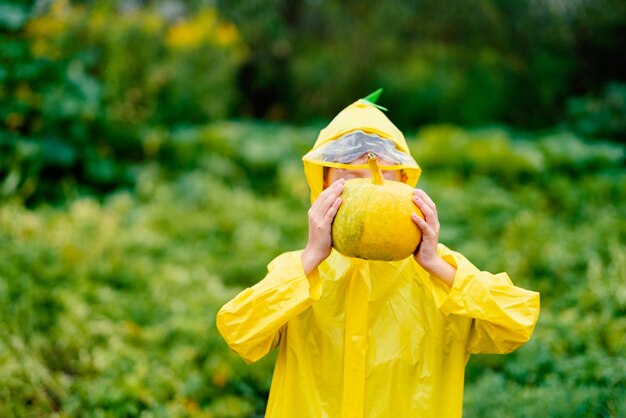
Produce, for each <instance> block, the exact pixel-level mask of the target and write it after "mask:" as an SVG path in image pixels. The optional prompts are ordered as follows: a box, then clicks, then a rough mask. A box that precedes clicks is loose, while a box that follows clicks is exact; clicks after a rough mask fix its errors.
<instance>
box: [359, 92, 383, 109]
mask: <svg viewBox="0 0 626 418" xmlns="http://www.w3.org/2000/svg"><path fill="white" fill-rule="evenodd" d="M382 92H383V89H382V88H379V89H378V90H376V91H375V92H373V93H370V94H368V95H367V96H365V97H364V98H362V99H360V100H359V101H360V102H361V103H366V104H369V105H372V106H374V107H376V108H378V109H380V110H384V111H385V112H386V111H387V110H388V109H387V108H386V107H383V106H380V105H377V104H376V101H378V98H379V97H380V95H381V94H382Z"/></svg>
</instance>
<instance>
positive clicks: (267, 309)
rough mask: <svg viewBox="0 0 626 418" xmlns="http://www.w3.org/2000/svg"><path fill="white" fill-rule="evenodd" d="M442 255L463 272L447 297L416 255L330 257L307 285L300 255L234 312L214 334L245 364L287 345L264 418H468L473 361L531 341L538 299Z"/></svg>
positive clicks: (272, 272)
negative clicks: (466, 393) (465, 408)
mask: <svg viewBox="0 0 626 418" xmlns="http://www.w3.org/2000/svg"><path fill="white" fill-rule="evenodd" d="M439 253H440V255H441V256H442V257H443V258H444V259H445V260H446V261H447V262H449V263H450V264H452V265H454V266H456V268H457V272H456V276H455V280H454V285H453V287H452V288H451V289H449V288H447V287H446V285H444V284H442V282H440V281H439V280H438V279H436V278H431V277H430V275H429V274H428V273H427V272H426V271H425V270H423V269H422V268H421V267H420V266H419V265H418V264H417V263H416V262H415V260H414V259H413V257H409V258H407V259H405V260H402V261H396V262H385V261H366V260H360V259H356V258H349V257H345V256H343V255H341V254H340V253H338V252H337V251H334V250H333V251H332V253H331V255H330V257H329V258H328V259H327V260H326V261H324V262H323V263H322V264H321V265H320V266H319V267H318V269H317V270H315V271H314V272H313V273H312V274H311V275H310V276H309V277H307V276H305V274H304V271H303V270H302V264H301V259H300V258H301V251H296V252H290V253H285V254H283V255H281V256H279V257H277V258H276V259H275V260H273V261H272V262H271V263H270V264H269V266H268V270H269V273H268V274H267V276H266V277H265V278H264V279H263V280H262V281H261V282H259V283H258V284H257V285H255V286H253V287H251V288H249V289H246V290H244V291H243V292H242V293H240V294H239V295H238V296H236V297H235V298H234V299H233V300H232V301H230V302H229V303H227V304H226V305H225V306H224V307H223V308H222V309H221V310H220V312H219V313H218V316H217V326H218V329H219V330H220V332H221V333H222V335H223V336H224V338H225V340H226V341H227V343H228V344H229V346H230V347H231V348H232V349H233V350H234V351H235V352H237V353H238V354H239V355H240V356H241V357H242V358H243V359H244V360H245V361H246V362H248V363H251V362H254V361H256V360H258V359H260V358H261V357H263V356H264V355H266V354H267V353H268V352H269V351H270V350H271V349H272V348H273V347H275V346H277V345H278V347H279V353H278V358H277V361H276V367H275V370H274V377H273V381H272V388H271V392H270V397H269V401H268V407H267V412H266V416H267V417H272V418H275V417H281V418H290V417H301V418H307V417H311V418H314V417H315V418H319V417H333V418H335V417H343V418H348V417H355V418H356V417H358V418H361V417H381V418H383V417H384V418H388V417H398V418H402V417H407V418H408V417H411V418H413V417H433V418H447V417H450V418H452V417H455V418H456V417H460V416H461V412H462V403H463V380H464V370H465V364H466V362H467V360H468V358H469V355H470V354H471V353H508V352H511V351H513V350H514V349H515V348H517V347H519V346H520V345H521V344H523V343H524V342H526V341H528V339H529V338H530V336H531V334H532V331H533V329H534V326H535V323H536V321H537V317H538V314H539V294H538V293H536V292H532V291H528V290H524V289H521V288H519V287H515V286H514V285H513V284H512V283H511V280H510V279H509V277H508V276H507V275H506V273H501V274H496V275H494V274H491V273H487V272H481V271H479V270H478V269H477V268H476V267H474V266H473V265H472V264H471V263H470V262H469V261H468V260H467V259H465V257H463V256H462V255H461V254H459V253H456V252H454V251H451V250H449V249H448V248H446V247H445V246H444V245H442V244H440V245H439Z"/></svg>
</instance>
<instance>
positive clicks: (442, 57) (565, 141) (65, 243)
mask: <svg viewBox="0 0 626 418" xmlns="http://www.w3.org/2000/svg"><path fill="white" fill-rule="evenodd" d="M624 51H626V3H625V2H623V1H618V0H596V1H591V0H569V1H566V0H546V1H538V0H517V1H512V0H511V1H507V0H471V1H470V0H455V1H449V0H446V1H441V0H438V1H436V0H419V1H409V0H399V1H393V2H380V1H373V0H361V1H336V0H332V1H330V0H326V1H324V0H308V1H301V0H293V1H288V0H266V1H263V2H261V1H253V0H250V1H231V2H227V1H219V0H216V1H202V0H195V1H179V0H164V1H147V0H144V1H141V0H133V1H121V0H119V1H97V0H93V1H83V2H72V1H69V0H66V1H50V0H38V1H31V2H24V1H22V2H9V1H3V0H0V416H2V417H260V416H262V415H263V411H264V407H265V402H266V398H267V393H268V390H269V385H270V382H271V373H272V366H273V356H274V354H272V355H270V356H268V357H267V358H266V359H263V360H262V361H261V362H259V363H257V364H254V365H251V366H247V365H245V364H244V363H243V361H242V360H241V359H239V358H238V357H237V356H236V355H235V354H234V353H232V352H230V351H229V349H228V348H227V346H226V345H225V343H224V342H223V341H222V339H221V337H220V336H219V334H218V333H217V331H216V329H215V324H214V318H215V314H216V312H217V310H218V309H219V308H220V307H221V306H222V304H223V303H224V302H225V301H227V300H228V299H230V298H231V297H232V296H234V295H235V294H236V293H238V292H239V291H240V290H241V289H243V288H244V287H246V286H249V285H251V284H253V283H255V282H256V281H258V280H259V279H260V278H261V277H263V275H264V272H265V269H266V264H267V263H268V262H269V260H271V259H272V258H273V257H274V256H276V255H278V254H279V253H281V252H283V251H288V250H293V249H298V248H302V246H303V245H304V244H305V240H306V228H307V225H306V211H307V209H308V190H307V186H306V182H305V179H304V175H303V172H302V165H301V161H300V158H301V156H302V155H303V154H304V153H305V152H306V151H307V150H308V149H309V148H310V147H311V146H312V144H313V142H314V140H315V138H316V136H317V133H318V132H319V130H320V129H321V128H322V127H323V126H324V125H325V124H326V123H328V121H329V120H330V119H331V118H332V117H333V116H334V115H335V114H336V113H337V112H338V111H340V110H341V109H342V108H343V107H345V106H346V105H348V104H349V103H351V102H352V101H354V100H356V99H357V98H359V97H363V96H365V95H366V94H368V93H370V92H371V91H373V90H375V89H376V88H378V87H383V88H384V90H385V91H384V93H383V96H382V97H381V100H380V103H381V104H382V105H383V106H386V107H388V108H389V112H388V115H389V117H390V118H391V119H392V120H393V121H394V122H395V123H396V124H397V125H398V126H399V127H400V128H401V129H402V130H403V131H404V133H405V135H406V137H407V139H408V142H409V145H410V147H411V150H412V153H413V155H414V156H415V158H416V159H417V161H418V162H419V163H420V165H421V166H422V167H423V170H424V174H423V176H422V181H421V187H422V188H424V189H425V190H426V191H427V192H428V193H429V194H430V195H431V196H432V197H433V199H434V200H435V201H436V202H437V204H438V208H439V212H440V217H441V223H442V231H441V241H442V242H444V243H446V244H447V245H448V246H450V247H452V248H454V249H457V250H459V251H461V252H463V253H464V254H465V255H466V256H468V258H470V260H472V261H473V262H474V263H475V264H476V265H478V266H479V267H481V268H482V269H485V270H490V271H493V272H497V271H507V272H508V273H509V275H510V276H511V277H512V278H513V280H514V282H515V283H516V284H518V285H520V286H522V287H525V288H530V289H534V290H538V291H540V292H541V294H542V313H541V316H540V320H539V323H538V325H537V328H536V331H535V334H534V335H533V338H532V340H531V342H530V343H528V344H527V345H525V346H524V347H522V348H521V349H519V350H518V351H517V352H515V353H513V354H511V355H508V356H495V355H494V356H475V357H472V359H471V360H470V363H469V364H468V367H467V377H466V389H465V402H464V416H466V417H494V418H495V417H498V418H500V417H537V416H549V417H623V416H626V357H625V356H624V353H625V352H626V220H625V219H626V203H624V202H626V162H625V150H626V70H625V68H626V55H625V54H624ZM390 416H391V415H390Z"/></svg>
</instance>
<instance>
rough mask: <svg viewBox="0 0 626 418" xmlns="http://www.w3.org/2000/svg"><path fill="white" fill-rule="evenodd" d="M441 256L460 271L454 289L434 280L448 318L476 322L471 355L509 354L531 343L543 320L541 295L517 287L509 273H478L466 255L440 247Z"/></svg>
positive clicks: (441, 305)
mask: <svg viewBox="0 0 626 418" xmlns="http://www.w3.org/2000/svg"><path fill="white" fill-rule="evenodd" d="M439 255H440V256H441V257H442V258H443V259H444V260H445V261H446V262H448V263H449V264H451V265H453V266H454V267H456V274H455V277H454V284H453V285H452V288H450V287H448V286H447V285H445V284H444V283H443V282H441V281H440V280H432V283H433V288H432V291H433V296H434V298H435V302H436V303H437V306H438V307H439V309H441V310H442V311H443V312H444V313H445V314H454V315H459V316H463V317H467V318H472V327H471V330H470V335H469V341H468V345H467V350H468V352H470V353H472V354H478V353H496V354H505V353H510V352H511V351H513V350H515V349H516V348H518V347H519V346H521V345H522V344H524V343H525V342H527V341H528V340H529V339H530V336H531V335H532V332H533V330H534V328H535V324H536V323H537V318H538V317H539V293H537V292H533V291H530V290H526V289H522V288H520V287H516V286H515V285H513V283H512V282H511V279H509V276H508V275H507V274H506V273H499V274H491V273H489V272H485V271H480V270H478V269H477V268H476V267H475V266H474V265H473V264H472V263H470V262H469V261H468V260H467V259H466V258H465V257H464V256H463V255H461V254H459V253H457V252H455V251H452V250H450V249H448V248H447V247H445V246H444V245H442V244H439Z"/></svg>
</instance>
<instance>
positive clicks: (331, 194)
mask: <svg viewBox="0 0 626 418" xmlns="http://www.w3.org/2000/svg"><path fill="white" fill-rule="evenodd" d="M344 183H345V180H344V179H342V178H341V179H339V180H337V181H335V182H334V183H333V184H331V185H330V187H328V188H327V189H325V190H324V191H323V192H322V193H320V195H319V196H318V198H317V199H316V200H315V202H313V205H312V206H311V209H309V240H308V242H307V244H306V247H305V248H304V251H303V252H302V267H303V268H304V272H305V274H307V275H308V274H309V273H311V272H312V271H313V270H315V269H316V268H317V266H318V265H319V264H320V263H321V262H322V261H324V260H326V258H327V257H328V256H329V255H330V251H331V249H332V237H331V227H332V223H333V219H335V215H336V214H337V210H338V209H339V206H341V198H340V197H339V196H340V195H341V192H342V191H343V184H344Z"/></svg>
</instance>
